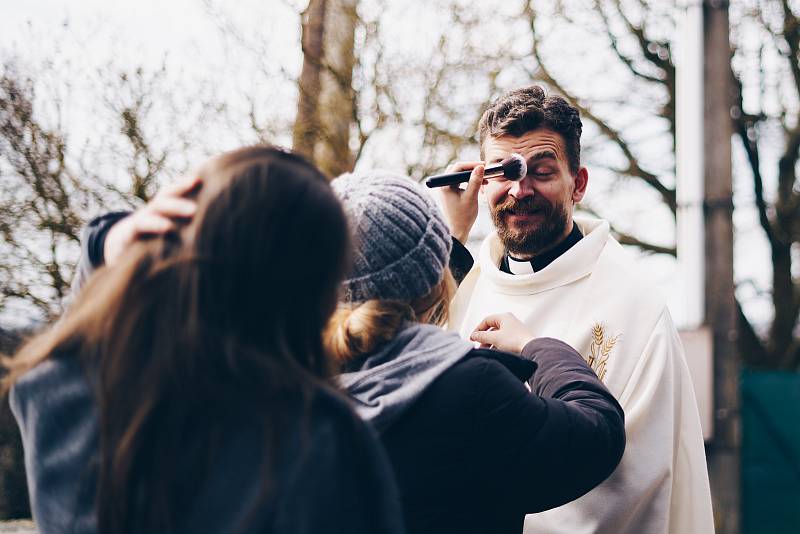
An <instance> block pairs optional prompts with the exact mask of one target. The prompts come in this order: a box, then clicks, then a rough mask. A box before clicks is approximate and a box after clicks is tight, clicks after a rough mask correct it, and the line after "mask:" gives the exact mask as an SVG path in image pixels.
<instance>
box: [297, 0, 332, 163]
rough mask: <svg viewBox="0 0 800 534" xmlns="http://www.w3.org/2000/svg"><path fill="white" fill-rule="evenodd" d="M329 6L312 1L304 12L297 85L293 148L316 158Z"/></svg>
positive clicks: (324, 1) (320, 1)
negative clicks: (301, 50) (300, 63)
mask: <svg viewBox="0 0 800 534" xmlns="http://www.w3.org/2000/svg"><path fill="white" fill-rule="evenodd" d="M326 8H327V0H310V1H309V3H308V7H306V10H305V11H304V12H303V13H302V14H301V20H302V25H303V30H302V47H303V70H302V72H301V73H300V80H299V81H298V84H297V85H298V91H299V96H298V99H297V118H296V119H295V122H294V131H293V132H292V148H293V149H294V151H295V152H298V153H300V154H303V155H304V156H306V157H307V158H308V159H310V160H312V161H313V160H314V147H315V146H316V144H317V136H318V133H319V94H320V88H321V85H322V81H321V79H322V58H323V37H324V33H325V11H326Z"/></svg>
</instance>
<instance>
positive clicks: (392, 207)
mask: <svg viewBox="0 0 800 534" xmlns="http://www.w3.org/2000/svg"><path fill="white" fill-rule="evenodd" d="M331 185H332V186H333V190H334V191H335V192H336V194H337V195H338V196H339V199H340V200H341V201H342V204H343V205H344V210H345V212H346V213H347V217H348V219H349V222H350V228H351V231H352V234H353V266H352V269H351V270H350V273H349V275H348V277H347V279H346V280H345V281H344V283H343V287H344V295H343V297H342V298H343V299H344V301H345V302H364V301H367V300H371V299H379V300H411V299H415V298H418V297H422V296H425V295H427V294H428V293H430V291H431V290H432V289H433V288H434V287H436V285H437V284H438V283H439V282H441V280H442V278H443V275H444V269H445V267H447V264H448V261H449V259H450V248H451V247H452V241H451V240H450V239H451V238H450V232H449V230H448V229H447V225H446V224H445V222H444V220H443V219H442V215H441V213H439V208H438V207H437V206H436V205H435V204H434V203H433V201H432V200H431V199H430V197H429V196H428V195H427V194H426V193H425V192H424V191H423V190H422V188H421V187H420V186H419V184H417V183H416V182H414V181H413V180H411V179H410V178H407V177H405V176H401V175H399V174H394V173H391V172H388V171H380V170H375V171H370V172H364V173H356V174H343V175H342V176H340V177H339V178H337V179H335V180H334V181H333V182H332V184H331Z"/></svg>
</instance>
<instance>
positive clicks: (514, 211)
mask: <svg viewBox="0 0 800 534" xmlns="http://www.w3.org/2000/svg"><path fill="white" fill-rule="evenodd" d="M551 208H552V206H551V205H550V203H549V202H548V201H547V200H546V199H545V198H544V197H541V196H535V197H525V198H523V199H516V198H514V197H509V198H508V199H506V201H505V202H503V203H502V204H499V205H497V206H496V207H495V214H496V215H525V214H530V213H535V212H539V211H543V212H545V213H550V211H551Z"/></svg>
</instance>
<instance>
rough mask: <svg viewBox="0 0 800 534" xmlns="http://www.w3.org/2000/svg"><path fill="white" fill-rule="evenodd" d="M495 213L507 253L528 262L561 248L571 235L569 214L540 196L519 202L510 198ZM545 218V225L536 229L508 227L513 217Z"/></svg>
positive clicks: (493, 216) (496, 225)
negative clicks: (509, 219)
mask: <svg viewBox="0 0 800 534" xmlns="http://www.w3.org/2000/svg"><path fill="white" fill-rule="evenodd" d="M491 211H492V220H494V225H495V227H496V228H497V235H498V236H499V237H500V241H502V243H503V245H505V247H506V251H507V252H508V253H509V254H511V255H512V256H517V257H519V258H528V257H531V256H535V255H537V254H541V253H542V252H546V251H547V250H549V249H551V248H553V247H554V246H555V245H557V244H558V243H559V242H560V241H561V240H562V239H563V238H564V236H565V234H566V231H567V211H566V209H564V207H563V206H561V205H559V206H554V205H553V204H552V203H550V201H548V200H547V199H546V198H544V197H543V196H540V195H535V196H533V197H525V198H523V199H522V200H517V199H516V198H514V197H511V196H509V197H508V199H507V200H506V201H505V202H503V203H502V204H498V205H497V206H495V207H494V209H492V210H491ZM533 213H536V214H539V215H541V223H540V224H539V225H538V226H536V227H534V228H523V229H521V230H513V229H511V228H509V227H508V225H507V224H506V216H508V215H513V214H520V215H523V214H525V215H528V214H533Z"/></svg>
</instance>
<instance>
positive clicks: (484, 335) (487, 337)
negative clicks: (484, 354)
mask: <svg viewBox="0 0 800 534" xmlns="http://www.w3.org/2000/svg"><path fill="white" fill-rule="evenodd" d="M499 335H500V334H499V332H497V331H494V330H485V331H481V332H479V331H475V332H473V333H471V334H470V335H469V339H470V341H475V342H477V343H480V344H481V347H491V346H494V345H495V344H496V343H497V339H498V336H499Z"/></svg>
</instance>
